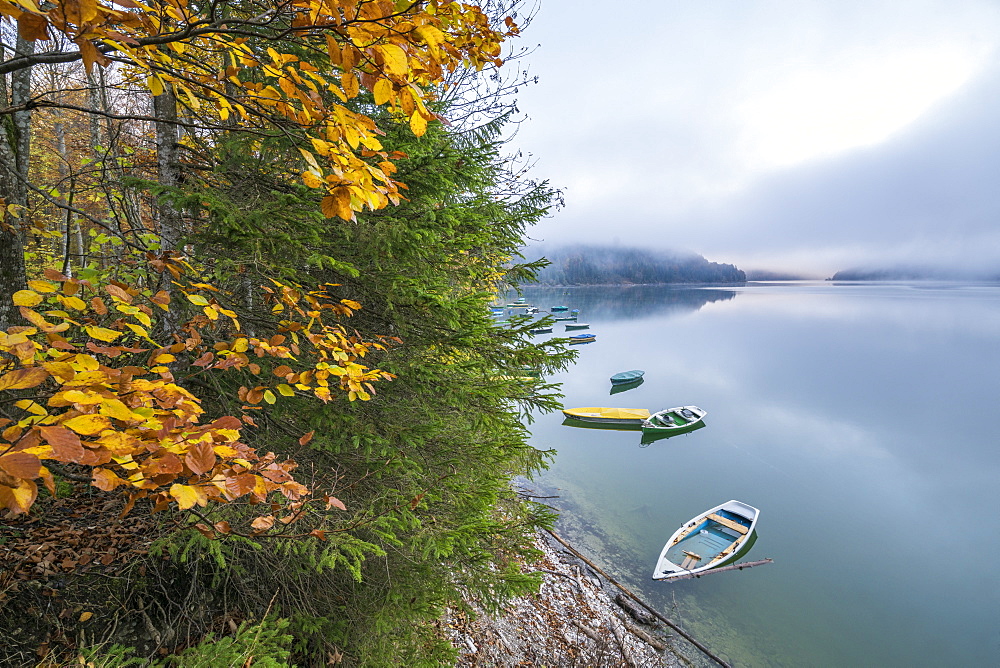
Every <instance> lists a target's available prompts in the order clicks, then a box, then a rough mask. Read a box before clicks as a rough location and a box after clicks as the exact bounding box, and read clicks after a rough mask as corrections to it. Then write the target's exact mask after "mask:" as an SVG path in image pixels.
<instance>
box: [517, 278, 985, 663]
mask: <svg viewBox="0 0 1000 668" xmlns="http://www.w3.org/2000/svg"><path fill="white" fill-rule="evenodd" d="M526 296H527V297H528V299H529V301H531V302H533V303H535V304H536V305H538V306H539V307H540V308H543V309H544V308H546V307H547V306H548V305H554V304H567V305H569V306H571V307H572V308H579V309H580V312H581V320H586V321H587V322H589V323H591V329H590V331H592V332H593V333H594V334H596V335H597V341H596V342H595V343H593V344H589V345H585V346H581V347H580V350H581V356H580V360H579V362H578V363H577V364H576V365H575V366H574V367H573V368H572V369H570V370H569V371H567V372H565V373H563V374H560V375H558V376H556V377H554V378H553V380H557V381H560V382H562V383H563V384H564V393H565V394H566V400H565V402H566V405H567V406H602V405H604V406H620V407H636V408H640V407H641V408H648V409H650V410H656V409H660V408H666V407H669V406H676V405H684V404H695V405H699V406H701V407H702V408H704V409H706V410H708V416H707V418H706V425H707V426H706V427H705V428H704V429H701V430H698V431H695V432H693V433H690V434H686V435H681V436H678V437H675V438H671V439H667V440H663V441H658V442H655V443H652V444H649V445H648V446H646V447H643V446H642V444H641V443H640V435H639V434H638V433H637V432H628V431H622V432H618V431H608V430H593V429H578V428H573V427H569V426H564V425H563V424H562V416H561V415H558V414H557V415H547V416H540V417H539V418H538V420H537V421H536V423H535V424H534V425H532V432H533V437H532V438H533V444H534V445H535V446H536V447H539V448H546V449H547V448H555V449H556V450H557V451H558V455H557V456H556V458H555V460H554V462H553V465H552V467H551V469H550V470H549V471H548V472H546V473H545V474H543V475H542V476H540V477H539V478H538V479H537V480H536V481H535V482H534V483H533V484H534V485H535V488H536V489H537V490H538V491H539V493H540V494H544V495H550V494H558V495H559V497H560V498H558V499H552V500H550V502H551V503H552V504H553V505H554V506H556V507H558V508H560V509H561V510H562V514H563V518H562V519H561V520H560V525H559V527H558V529H559V530H560V531H561V532H564V533H565V534H566V537H567V538H570V539H571V540H573V541H574V542H575V543H577V544H579V545H580V549H581V550H582V551H585V552H587V553H588V554H590V555H592V556H593V558H594V559H595V561H597V562H598V563H600V564H601V565H602V567H606V568H607V569H608V570H609V572H611V573H612V574H613V575H614V576H616V577H619V578H621V580H622V581H623V582H624V583H626V584H627V585H629V586H631V587H634V588H635V589H636V591H637V592H641V593H642V595H643V596H645V597H646V598H647V599H648V600H650V601H651V602H653V603H655V604H656V605H657V606H658V607H659V608H660V609H661V610H662V611H663V612H665V613H667V614H668V615H670V616H671V617H673V618H676V619H679V620H680V621H681V622H682V623H683V625H684V626H685V627H686V628H687V629H688V630H689V631H691V632H692V633H693V634H694V635H695V636H697V637H699V638H701V639H703V640H704V642H705V643H706V644H708V645H709V646H710V647H711V648H712V649H713V650H714V651H716V652H718V653H719V654H721V655H723V656H724V657H725V658H727V659H728V660H730V661H732V662H733V663H734V664H735V665H743V666H856V665H879V666H941V665H955V666H959V665H960V666H985V665H1000V631H998V626H997V621H998V620H1000V579H998V575H997V573H996V571H995V569H994V566H995V558H994V556H993V555H996V554H997V553H998V550H1000V529H998V526H1000V522H998V520H997V519H996V517H995V516H996V511H997V509H998V508H1000V485H998V484H997V482H998V481H1000V456H998V454H997V445H998V441H1000V439H998V436H1000V426H998V425H1000V422H997V420H996V418H995V417H994V414H995V406H994V404H995V401H996V398H997V397H998V396H1000V345H998V344H1000V287H997V286H985V285H970V284H871V285H857V284H850V285H835V284H832V283H791V284H774V285H755V284H750V285H748V286H746V287H740V288H731V289H730V288H674V287H658V288H586V289H568V290H542V289H538V290H532V291H529V292H527V293H526ZM560 330H562V327H557V328H556V333H555V334H554V335H544V336H558V335H560V334H561V333H562V332H561V331H560ZM627 369H645V370H646V376H645V382H644V383H643V384H642V385H641V386H639V387H637V388H635V389H634V390H630V391H628V392H623V393H619V394H615V395H611V394H610V388H611V386H610V382H609V380H608V379H609V377H610V376H611V375H612V374H614V373H617V372H620V371H624V370H627ZM731 498H735V499H740V500H742V501H745V502H747V503H750V504H752V505H754V506H757V507H758V508H760V509H761V519H760V524H759V529H758V540H757V542H756V545H755V546H754V548H753V550H752V551H751V553H750V554H748V555H747V556H746V557H745V558H744V559H745V560H754V559H761V558H764V557H771V558H773V559H774V560H775V563H774V564H771V565H767V566H761V567H759V568H755V569H751V570H748V571H742V572H736V573H723V574H718V575H713V576H711V577H706V578H703V579H699V580H695V581H684V582H677V583H673V584H666V583H661V582H654V581H652V580H651V579H650V575H651V570H652V567H653V563H654V561H655V559H656V555H657V554H658V553H659V550H660V548H661V547H662V544H663V541H664V540H665V539H666V538H667V537H668V536H669V535H670V533H671V532H672V531H673V530H674V529H676V528H677V526H679V525H680V524H681V523H682V522H684V521H685V520H687V519H689V518H690V517H692V516H693V515H695V514H696V513H698V512H700V511H701V510H704V509H706V508H709V507H711V506H714V505H716V504H718V503H721V502H723V501H726V500H728V499H731ZM955 560H959V561H960V562H964V563H956V561H955Z"/></svg>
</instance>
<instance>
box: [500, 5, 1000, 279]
mask: <svg viewBox="0 0 1000 668" xmlns="http://www.w3.org/2000/svg"><path fill="white" fill-rule="evenodd" d="M524 34H525V37H524V41H525V42H527V43H532V44H534V43H539V44H540V46H539V47H538V48H537V49H536V50H535V52H534V53H533V54H531V55H530V56H529V57H528V59H527V61H526V62H527V63H528V64H529V65H530V72H531V74H533V75H537V76H538V77H539V80H540V82H539V84H538V85H536V86H532V87H529V88H526V89H524V90H522V91H520V95H519V106H520V108H521V109H522V110H523V111H524V112H525V113H526V114H527V115H528V117H529V118H528V120H527V121H526V122H525V123H523V124H522V125H521V126H520V129H519V131H518V134H517V136H516V138H515V143H516V146H517V147H518V148H519V149H521V150H523V151H525V152H528V153H531V154H532V155H533V158H534V160H535V161H536V166H535V168H534V175H535V176H536V177H538V178H547V179H549V180H550V181H551V182H552V184H553V185H555V186H556V187H561V188H563V189H564V191H565V197H566V206H565V208H564V209H563V210H561V211H559V212H558V213H556V214H555V215H554V216H552V217H551V218H550V219H548V220H546V221H544V222H543V223H542V224H540V225H539V226H538V227H537V228H535V229H534V230H533V231H532V232H531V235H532V237H534V238H536V239H539V240H541V241H544V242H545V243H546V244H559V243H571V242H587V243H604V244H610V245H622V246H642V245H647V244H649V243H650V242H651V241H652V242H653V243H654V244H657V245H659V246H660V247H663V248H668V249H670V250H676V251H690V252H695V253H699V254H702V255H704V256H705V257H707V258H708V259H710V260H713V261H717V262H731V263H735V264H737V265H738V266H739V267H740V268H742V269H771V270H780V271H795V272H800V273H803V274H806V275H810V276H817V277H823V276H829V275H831V274H832V273H834V272H835V271H837V270H841V269H846V268H851V267H858V266H887V265H898V264H907V265H932V266H940V265H958V266H961V267H963V268H968V267H976V268H996V269H998V270H1000V243H998V242H1000V227H998V226H997V225H996V221H997V220H998V214H1000V188H997V187H996V185H995V179H996V175H997V174H998V169H997V167H998V160H1000V159H998V157H997V155H998V150H997V149H998V148H1000V114H998V113H997V110H998V106H1000V105H998V104H997V102H1000V67H998V66H997V65H996V61H997V60H998V58H997V49H998V46H1000V5H998V4H997V3H993V2H970V1H958V2H947V3H945V2H933V1H928V2H909V3H899V2H886V1H874V2H846V1H841V0H824V1H815V2H776V1H762V2H757V3H752V5H750V4H748V3H742V2H737V1H720V2H707V3H687V2H679V1H675V2H653V1H650V2H645V1H641V0H624V1H622V2H619V3H615V4H614V5H613V6H607V5H597V4H596V3H593V2H590V1H578V2H570V1H569V0H543V3H542V5H541V8H540V11H539V12H538V14H537V16H536V18H535V20H534V22H533V23H532V24H531V25H530V26H529V27H528V28H527V29H526V31H525V33H524Z"/></svg>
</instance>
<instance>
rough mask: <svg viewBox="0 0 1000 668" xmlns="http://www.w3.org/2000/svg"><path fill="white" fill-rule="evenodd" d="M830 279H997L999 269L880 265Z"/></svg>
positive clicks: (850, 271) (844, 273)
mask: <svg viewBox="0 0 1000 668" xmlns="http://www.w3.org/2000/svg"><path fill="white" fill-rule="evenodd" d="M829 280H831V281H913V280H917V281H920V280H937V281H997V280H1000V271H997V270H996V269H992V270H991V269H980V268H969V267H917V266H906V267H881V268H854V269H844V270H842V271H838V272H837V273H836V274H834V275H833V276H832V277H831V278H830V279H829Z"/></svg>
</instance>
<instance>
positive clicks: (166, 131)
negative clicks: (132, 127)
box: [153, 84, 182, 343]
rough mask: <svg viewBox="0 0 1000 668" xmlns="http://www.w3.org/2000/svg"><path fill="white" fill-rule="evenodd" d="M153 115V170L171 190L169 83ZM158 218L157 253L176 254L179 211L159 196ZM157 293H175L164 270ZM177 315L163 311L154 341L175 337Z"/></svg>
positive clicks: (174, 164)
mask: <svg viewBox="0 0 1000 668" xmlns="http://www.w3.org/2000/svg"><path fill="white" fill-rule="evenodd" d="M153 115H154V116H155V117H156V119H157V121H156V167H157V180H158V181H159V183H160V185H162V186H167V187H170V188H175V187H177V186H179V185H180V183H181V179H180V160H179V159H178V144H177V142H178V141H179V139H180V137H179V134H178V132H177V123H176V121H177V97H176V96H175V95H174V89H173V87H172V86H170V85H169V84H168V85H167V86H166V90H164V92H163V94H162V95H155V96H153ZM157 214H158V218H159V221H158V222H159V234H160V250H161V252H166V251H176V250H178V247H179V246H180V242H181V232H182V230H181V215H180V211H178V210H177V208H176V207H175V206H174V205H173V204H172V203H171V202H170V201H169V198H166V197H163V196H161V197H160V198H159V201H158V202H157ZM156 289H157V290H166V291H167V292H168V293H171V297H173V296H174V295H175V294H176V291H175V290H174V289H173V283H172V282H171V280H170V274H169V273H168V272H166V271H164V272H163V273H162V274H161V275H160V282H159V285H158V286H157V288H156ZM177 318H178V316H177V312H176V311H174V310H170V311H166V312H165V313H163V314H162V315H161V316H160V318H159V319H158V320H157V328H156V338H157V339H158V340H160V341H162V342H163V343H166V342H167V341H168V340H169V339H171V338H175V339H176V338H178V337H179V332H180V323H179V322H178V319H177Z"/></svg>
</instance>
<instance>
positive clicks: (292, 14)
mask: <svg viewBox="0 0 1000 668" xmlns="http://www.w3.org/2000/svg"><path fill="white" fill-rule="evenodd" d="M136 9H140V10H141V11H135V10H136ZM215 12H216V9H215V6H214V3H207V4H193V3H190V2H186V1H183V0H180V1H179V0H148V1H147V2H146V4H145V5H139V4H135V3H133V2H131V1H130V0H126V1H124V2H118V3H111V2H100V1H99V0H52V1H51V2H46V3H37V2H34V1H31V0H13V1H11V0H8V1H0V17H5V18H8V19H11V20H16V21H17V24H18V31H19V33H20V35H21V36H22V37H23V38H25V39H27V40H45V39H49V38H50V37H59V38H62V39H64V40H65V42H66V43H69V42H72V43H73V44H75V45H76V48H77V49H78V52H77V57H78V59H80V60H82V61H83V63H84V65H85V67H86V69H87V70H88V71H90V70H91V69H92V67H93V65H94V64H97V65H100V66H105V65H107V64H108V63H109V62H111V61H110V59H109V58H108V55H107V54H106V52H107V51H108V50H109V49H110V50H113V51H118V52H119V55H120V57H121V58H123V59H125V60H128V61H130V62H131V63H132V65H133V67H134V68H136V70H137V74H138V77H137V80H138V81H141V82H143V83H144V85H145V88H147V89H148V90H149V92H150V94H152V95H154V96H155V95H162V94H163V93H164V92H165V91H166V90H167V87H168V86H172V87H173V88H174V90H175V91H176V93H177V96H178V99H179V100H180V101H181V103H182V104H185V105H187V106H189V107H190V108H191V109H192V110H195V111H198V110H200V113H199V117H200V118H201V119H204V121H205V124H206V125H205V127H204V129H206V130H208V132H212V131H214V130H217V129H218V125H217V124H218V122H220V121H221V122H225V121H226V120H227V119H231V116H236V117H237V118H239V126H240V127H245V128H247V129H251V130H253V129H259V128H263V127H268V128H273V127H275V126H278V125H280V126H283V127H289V126H290V127H297V128H299V129H300V136H301V138H302V140H303V144H305V143H306V142H308V141H309V140H321V141H326V142H329V143H330V148H329V150H326V151H324V152H322V160H321V164H320V165H319V166H318V167H317V168H316V169H315V170H313V169H312V168H311V169H310V171H309V174H310V175H309V176H303V179H304V181H305V182H306V184H307V185H308V186H309V187H311V188H325V189H327V190H330V192H328V193H326V195H327V196H326V197H325V198H324V200H323V201H324V204H323V212H324V214H326V215H327V217H330V218H333V217H339V218H342V219H344V220H351V219H352V218H353V214H354V212H357V211H361V210H362V209H363V208H365V207H368V208H371V209H378V208H382V207H385V206H388V205H389V203H391V202H398V201H399V198H400V187H401V186H400V184H398V183H396V182H394V181H393V180H392V179H391V178H390V177H389V173H390V171H389V170H386V169H384V168H382V167H380V166H378V165H375V164H373V163H370V162H368V161H366V160H364V159H363V158H362V156H360V155H359V151H361V150H368V151H381V145H380V144H379V141H378V136H379V134H380V131H379V130H378V128H376V126H375V123H374V122H373V121H372V119H371V118H370V117H368V116H365V115H363V114H358V113H354V112H351V111H349V110H347V109H345V108H343V107H340V106H338V105H337V104H335V103H331V101H330V98H329V95H328V94H332V95H334V96H336V97H337V98H339V99H340V101H341V102H346V101H348V100H350V99H353V98H355V97H357V96H358V95H359V94H360V93H361V90H362V88H366V89H369V90H371V91H372V92H373V93H374V98H375V102H376V104H378V105H387V106H389V107H390V108H391V110H392V112H393V116H396V117H398V118H400V120H402V121H403V122H407V123H408V124H409V127H410V128H411V130H412V131H413V132H414V133H415V134H418V135H419V134H423V133H424V132H426V130H427V124H428V122H429V121H431V120H432V119H433V118H434V116H433V115H432V114H431V113H429V112H428V110H427V109H426V107H425V105H424V104H423V101H422V99H421V98H422V97H423V96H424V95H425V92H426V91H432V90H434V89H435V87H436V86H438V85H439V84H442V83H443V82H445V81H446V78H447V76H448V74H449V73H452V72H455V71H456V70H459V69H460V68H465V67H469V68H475V69H477V70H478V69H481V68H483V67H484V66H486V65H500V63H501V61H500V59H499V57H498V55H499V53H500V45H501V43H502V42H503V40H504V39H506V38H507V37H509V36H512V35H515V34H517V26H516V25H515V24H514V22H513V20H511V19H510V18H508V19H506V20H505V22H504V24H505V25H504V27H499V28H494V27H493V24H492V22H491V19H490V17H489V16H487V14H486V13H485V12H484V11H483V10H482V9H480V8H479V7H477V6H475V5H473V4H464V3H450V2H449V3H439V2H430V3H422V2H412V3H398V2H391V1H389V0H382V1H379V2H357V0H322V1H321V0H300V1H296V2H292V3H275V6H274V7H270V8H269V11H268V12H266V13H264V14H260V15H259V16H258V17H256V18H251V17H249V16H247V17H243V18H241V26H242V28H241V30H240V31H235V32H234V31H232V30H231V27H230V26H228V25H227V24H226V23H225V21H223V20H220V19H219V18H218V16H217V15H216V14H215ZM191 26H198V28H197V30H191V29H190V27H191ZM237 33H246V34H249V33H253V34H254V35H256V38H255V41H256V42H258V45H257V46H256V47H255V48H251V46H250V45H249V44H248V41H247V39H246V37H243V36H240V35H239V34H237ZM261 48H263V49H264V50H265V51H266V55H265V54H263V53H261V52H260V49H261ZM303 54H309V55H303ZM303 58H304V59H305V60H303ZM208 105H211V107H212V110H211V111H210V112H209V111H208V110H206V109H205V107H207V106H208ZM400 113H401V114H402V116H399V114H400ZM213 117H214V118H213ZM404 117H405V119H404ZM200 134H202V133H199V132H194V133H192V137H197V136H199V135H200ZM204 134H205V136H208V134H207V133H204ZM383 157H385V156H383ZM383 162H384V161H383ZM341 184H350V185H351V187H353V188H357V189H358V192H355V193H354V196H353V197H350V198H343V196H342V195H337V194H335V193H334V192H332V189H335V188H338V187H341ZM348 209H350V210H348ZM171 271H172V269H171ZM25 306H27V307H29V308H30V307H31V304H25ZM211 313H212V312H211V311H207V312H206V317H208V318H210V319H214V318H213V315H212V314H211ZM216 315H217V314H216Z"/></svg>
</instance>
